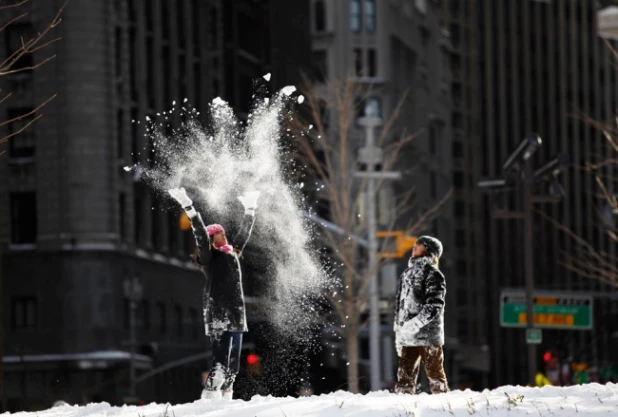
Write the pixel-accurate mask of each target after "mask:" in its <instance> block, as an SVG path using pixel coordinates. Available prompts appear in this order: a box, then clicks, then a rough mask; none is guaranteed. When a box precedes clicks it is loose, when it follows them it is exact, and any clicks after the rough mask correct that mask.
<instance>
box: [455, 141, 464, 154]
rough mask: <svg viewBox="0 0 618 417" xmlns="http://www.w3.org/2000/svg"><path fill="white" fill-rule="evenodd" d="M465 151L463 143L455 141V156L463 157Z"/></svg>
mask: <svg viewBox="0 0 618 417" xmlns="http://www.w3.org/2000/svg"><path fill="white" fill-rule="evenodd" d="M463 152H464V149H463V144H462V143H461V142H453V158H462V157H463Z"/></svg>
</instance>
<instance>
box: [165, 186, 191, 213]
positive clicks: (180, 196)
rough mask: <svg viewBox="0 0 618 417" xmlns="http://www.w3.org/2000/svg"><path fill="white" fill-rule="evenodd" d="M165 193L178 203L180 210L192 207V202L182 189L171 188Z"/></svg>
mask: <svg viewBox="0 0 618 417" xmlns="http://www.w3.org/2000/svg"><path fill="white" fill-rule="evenodd" d="M167 192H168V193H170V195H171V196H172V197H174V199H175V200H176V201H178V203H179V204H180V205H181V207H182V208H186V207H191V206H192V205H193V201H191V199H190V198H189V196H188V195H187V192H186V191H185V189H184V187H181V188H172V189H171V190H167Z"/></svg>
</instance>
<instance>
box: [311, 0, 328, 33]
mask: <svg viewBox="0 0 618 417" xmlns="http://www.w3.org/2000/svg"><path fill="white" fill-rule="evenodd" d="M313 17H314V19H315V20H314V29H315V31H316V32H318V33H319V32H324V31H325V30H326V5H325V4H324V0H316V1H315V3H313Z"/></svg>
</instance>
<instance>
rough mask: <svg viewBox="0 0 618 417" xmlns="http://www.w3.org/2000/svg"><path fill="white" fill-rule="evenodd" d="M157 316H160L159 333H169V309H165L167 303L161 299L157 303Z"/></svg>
mask: <svg viewBox="0 0 618 417" xmlns="http://www.w3.org/2000/svg"><path fill="white" fill-rule="evenodd" d="M157 316H158V318H159V333H160V334H166V333H167V311H166V309H165V304H164V303H163V302H161V301H159V302H158V303H157Z"/></svg>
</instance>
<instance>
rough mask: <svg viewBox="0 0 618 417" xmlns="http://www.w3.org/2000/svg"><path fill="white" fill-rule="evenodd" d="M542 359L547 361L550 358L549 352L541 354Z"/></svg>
mask: <svg viewBox="0 0 618 417" xmlns="http://www.w3.org/2000/svg"><path fill="white" fill-rule="evenodd" d="M543 360H544V361H545V362H549V361H550V360H551V352H545V354H544V355H543Z"/></svg>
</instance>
